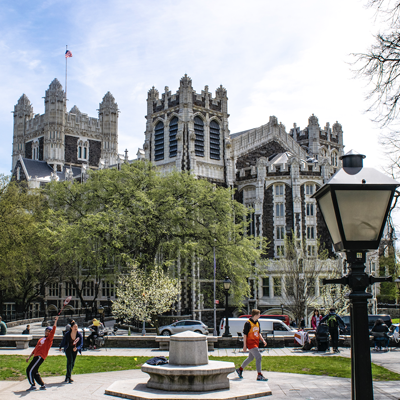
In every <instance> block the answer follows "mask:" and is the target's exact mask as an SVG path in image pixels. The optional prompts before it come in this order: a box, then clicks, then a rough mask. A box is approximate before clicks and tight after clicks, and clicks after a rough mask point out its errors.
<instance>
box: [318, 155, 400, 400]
mask: <svg viewBox="0 0 400 400" xmlns="http://www.w3.org/2000/svg"><path fill="white" fill-rule="evenodd" d="M364 158H365V156H364V155H362V154H358V153H356V152H353V151H350V152H349V153H347V154H346V155H344V156H342V157H341V159H342V160H343V168H342V169H340V170H339V171H338V172H337V173H336V174H335V175H334V176H333V177H332V178H331V180H330V181H329V182H328V183H326V184H325V185H323V186H322V187H321V188H320V189H319V190H318V191H317V192H316V193H315V194H314V195H313V197H314V198H315V199H316V200H317V202H318V205H319V208H320V210H321V213H322V215H323V217H324V220H325V223H326V225H327V227H328V230H329V233H330V235H331V238H332V241H333V246H334V248H335V250H336V251H344V252H346V253H347V262H348V263H349V267H350V273H349V274H348V275H346V276H343V277H342V278H340V279H324V280H323V284H324V285H325V284H329V283H340V284H342V285H349V287H350V289H351V291H350V293H349V299H350V321H351V330H352V333H351V392H352V399H353V400H373V397H374V395H373V387H372V373H371V353H370V348H369V330H368V305H367V303H368V299H369V298H371V297H372V294H371V293H366V291H365V290H366V289H367V287H368V286H369V285H372V284H374V283H375V282H385V281H391V280H392V278H391V277H384V278H375V277H373V276H368V275H367V274H366V273H365V265H364V264H365V254H366V252H367V251H368V250H374V249H377V248H378V247H379V242H380V240H381V237H382V233H383V229H384V227H385V224H386V219H387V216H388V213H389V210H390V205H391V203H392V199H393V195H394V191H395V189H396V188H397V187H398V186H399V183H398V182H397V181H395V180H394V179H392V178H389V177H387V176H386V175H384V174H382V173H380V172H379V171H377V170H375V169H373V168H363V161H362V160H363V159H364Z"/></svg>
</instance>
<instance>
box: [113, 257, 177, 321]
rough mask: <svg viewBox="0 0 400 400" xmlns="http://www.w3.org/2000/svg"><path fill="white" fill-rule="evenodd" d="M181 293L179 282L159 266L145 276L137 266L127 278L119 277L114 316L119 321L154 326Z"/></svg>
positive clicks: (145, 273) (124, 276)
mask: <svg viewBox="0 0 400 400" xmlns="http://www.w3.org/2000/svg"><path fill="white" fill-rule="evenodd" d="M180 291H181V286H180V281H179V280H178V279H173V278H170V277H169V276H168V275H166V274H165V273H164V271H163V269H162V268H161V267H160V266H155V267H154V268H152V269H151V271H150V272H146V271H145V270H143V269H140V268H139V267H137V266H136V265H134V266H133V267H132V269H131V270H130V272H129V273H128V274H127V275H120V276H119V279H118V284H117V286H116V295H117V298H116V299H115V300H114V301H113V313H114V315H117V316H118V317H120V318H126V319H131V318H135V319H137V320H139V321H144V322H151V321H152V319H153V318H154V317H155V316H157V315H160V314H162V313H164V312H166V311H169V310H170V309H171V308H172V305H173V303H174V302H175V301H176V300H177V298H178V296H179V294H180Z"/></svg>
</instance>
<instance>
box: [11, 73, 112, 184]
mask: <svg viewBox="0 0 400 400" xmlns="http://www.w3.org/2000/svg"><path fill="white" fill-rule="evenodd" d="M44 108H45V110H44V114H34V113H33V107H32V105H31V103H30V101H29V99H28V97H27V96H26V95H25V94H23V95H22V96H21V97H20V99H19V100H18V103H17V104H16V105H15V107H14V135H13V151H12V168H11V171H12V173H13V175H14V176H15V178H16V179H17V180H21V181H27V182H28V186H29V187H39V186H40V184H45V183H47V182H49V181H50V180H51V179H56V180H64V179H81V175H82V174H85V171H86V169H87V168H93V169H96V168H101V167H103V166H109V165H112V164H116V163H117V162H118V159H119V158H118V153H117V151H118V105H117V103H116V102H115V99H114V97H113V96H112V94H111V93H110V92H108V93H107V94H106V95H105V96H104V97H103V101H102V102H101V103H100V105H99V115H98V118H93V117H89V116H88V115H87V114H84V113H81V112H80V111H79V109H78V107H76V106H74V107H73V108H72V109H71V110H70V111H69V112H67V100H66V97H65V92H64V90H63V88H62V86H61V84H60V82H59V81H58V80H57V79H54V80H53V82H51V84H50V86H49V88H48V89H47V90H46V94H45V97H44Z"/></svg>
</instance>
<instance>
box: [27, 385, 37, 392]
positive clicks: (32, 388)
mask: <svg viewBox="0 0 400 400" xmlns="http://www.w3.org/2000/svg"><path fill="white" fill-rule="evenodd" d="M28 390H36V386H35V385H32V386H31V387H30V388H29V389H26V391H28Z"/></svg>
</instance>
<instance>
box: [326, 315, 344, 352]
mask: <svg viewBox="0 0 400 400" xmlns="http://www.w3.org/2000/svg"><path fill="white" fill-rule="evenodd" d="M323 322H325V323H326V324H327V325H328V328H329V334H330V335H331V341H332V347H333V351H334V352H335V353H339V326H341V327H344V328H346V325H345V323H344V322H343V320H342V318H340V317H339V315H337V314H336V312H335V309H334V308H331V309H330V310H329V314H327V315H325V317H323V318H322V319H321V322H320V323H321V324H322V323H323Z"/></svg>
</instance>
